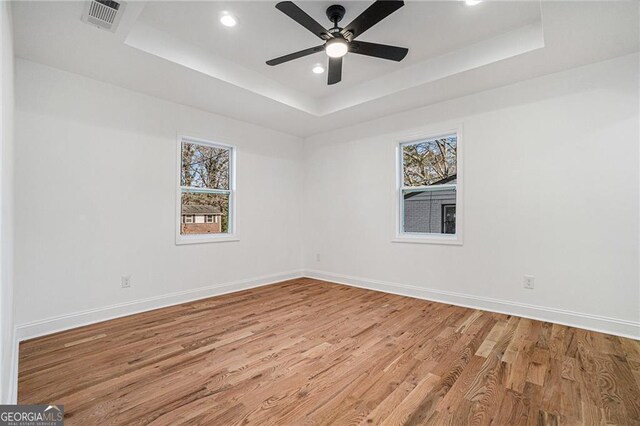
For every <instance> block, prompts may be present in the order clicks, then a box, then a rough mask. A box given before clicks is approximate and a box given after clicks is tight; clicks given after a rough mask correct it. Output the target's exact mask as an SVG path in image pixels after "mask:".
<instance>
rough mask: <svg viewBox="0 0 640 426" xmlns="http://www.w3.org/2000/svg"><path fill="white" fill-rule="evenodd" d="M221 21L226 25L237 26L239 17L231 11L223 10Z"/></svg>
mask: <svg viewBox="0 0 640 426" xmlns="http://www.w3.org/2000/svg"><path fill="white" fill-rule="evenodd" d="M220 23H221V24H222V25H224V26H225V27H235V26H236V25H237V24H238V18H236V17H235V16H233V15H232V14H230V13H229V12H222V13H221V14H220Z"/></svg>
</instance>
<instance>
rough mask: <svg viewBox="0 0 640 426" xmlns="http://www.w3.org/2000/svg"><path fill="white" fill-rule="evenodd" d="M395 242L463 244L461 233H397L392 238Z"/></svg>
mask: <svg viewBox="0 0 640 426" xmlns="http://www.w3.org/2000/svg"><path fill="white" fill-rule="evenodd" d="M391 242H393V243H409V244H444V245H455V246H461V245H462V237H461V236H459V235H452V236H447V235H439V234H417V235H410V234H403V235H397V236H396V237H395V238H394V239H392V240H391Z"/></svg>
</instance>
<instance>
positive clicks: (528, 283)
mask: <svg viewBox="0 0 640 426" xmlns="http://www.w3.org/2000/svg"><path fill="white" fill-rule="evenodd" d="M534 287H535V277H534V276H533V275H525V276H524V288H526V289H527V290H533V289H534Z"/></svg>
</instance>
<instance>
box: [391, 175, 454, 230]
mask: <svg viewBox="0 0 640 426" xmlns="http://www.w3.org/2000/svg"><path fill="white" fill-rule="evenodd" d="M402 202H403V203H404V209H403V210H404V230H403V232H419V233H428V234H455V233H456V189H455V187H446V188H441V189H435V188H434V189H429V190H425V191H417V192H408V193H405V194H404V196H403V201H402Z"/></svg>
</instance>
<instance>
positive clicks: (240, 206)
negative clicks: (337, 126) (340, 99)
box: [15, 59, 302, 337]
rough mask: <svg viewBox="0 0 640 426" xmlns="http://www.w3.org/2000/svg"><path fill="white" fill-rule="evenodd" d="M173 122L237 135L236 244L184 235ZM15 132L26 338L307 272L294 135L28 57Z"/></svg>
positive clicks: (186, 129) (199, 133) (19, 293)
mask: <svg viewBox="0 0 640 426" xmlns="http://www.w3.org/2000/svg"><path fill="white" fill-rule="evenodd" d="M176 130H178V131H179V132H182V133H184V134H187V135H189V136H193V137H198V138H203V139H209V140H213V141H222V142H227V143H232V144H235V145H236V146H237V230H238V235H239V237H240V241H239V242H226V243H213V244H195V245H183V246H176V245H175V222H174V221H175V220H176V218H175V191H176V187H175V185H176V178H177V177H176V157H175V156H176ZM16 142H17V143H16V164H15V165H16V184H15V191H16V194H15V199H16V201H15V202H16V215H15V233H16V234H15V238H16V263H15V282H16V289H15V292H16V306H15V315H16V323H17V324H18V326H20V330H19V331H20V333H21V335H22V337H24V336H32V335H35V334H41V333H47V332H51V331H52V330H54V329H57V328H63V327H70V326H75V325H78V324H79V323H83V322H87V321H95V320H97V319H103V318H106V317H109V316H112V315H122V314H126V313H131V312H134V311H137V310H140V309H148V308H150V307H156V306H160V305H163V304H171V303H177V302H179V301H182V300H186V299H195V298H201V297H206V296H209V295H213V294H218V293H221V292H223V291H232V290H236V289H239V288H244V287H246V286H250V285H257V284H264V283H267V282H272V281H279V280H282V279H286V278H288V277H290V276H296V275H299V272H300V271H299V269H300V265H301V262H302V259H301V251H302V239H301V234H302V232H301V196H300V194H301V193H302V186H301V179H300V177H301V176H302V171H301V167H302V141H301V140H300V139H298V138H295V137H292V136H288V135H285V134H282V133H278V132H275V131H272V130H268V129H265V128H262V127H259V126H254V125H251V124H247V123H242V122H239V121H235V120H231V119H228V118H224V117H221V116H217V115H212V114H209V113H205V112H202V111H199V110H195V109H192V108H188V107H184V106H180V105H177V104H173V103H170V102H166V101H162V100H159V99H156V98H152V97H148V96H145V95H141V94H138V93H135V92H131V91H128V90H125V89H121V88H118V87H115V86H111V85H107V84H103V83H100V82H98V81H95V80H92V79H88V78H85V77H81V76H78V75H75V74H70V73H67V72H63V71H59V70H56V69H54V68H49V67H46V66H43V65H39V64H35V63H32V62H28V61H25V60H21V59H19V60H17V61H16ZM124 275H131V276H132V287H131V288H129V289H122V288H120V280H121V276H124ZM227 284H231V285H227ZM211 286H213V288H207V289H205V290H203V291H195V292H193V291H192V290H196V289H200V288H205V287H211ZM220 286H222V287H220ZM167 295H169V297H164V296H167ZM137 301H138V302H139V303H136V302H137ZM140 301H142V302H140ZM114 305H115V306H114ZM110 306H111V308H110V309H107V310H104V309H103V308H105V307H110ZM87 310H89V312H84V313H81V312H83V311H87ZM78 313H81V314H79V315H76V314H78ZM25 325H27V326H26V327H24V326H25Z"/></svg>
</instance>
